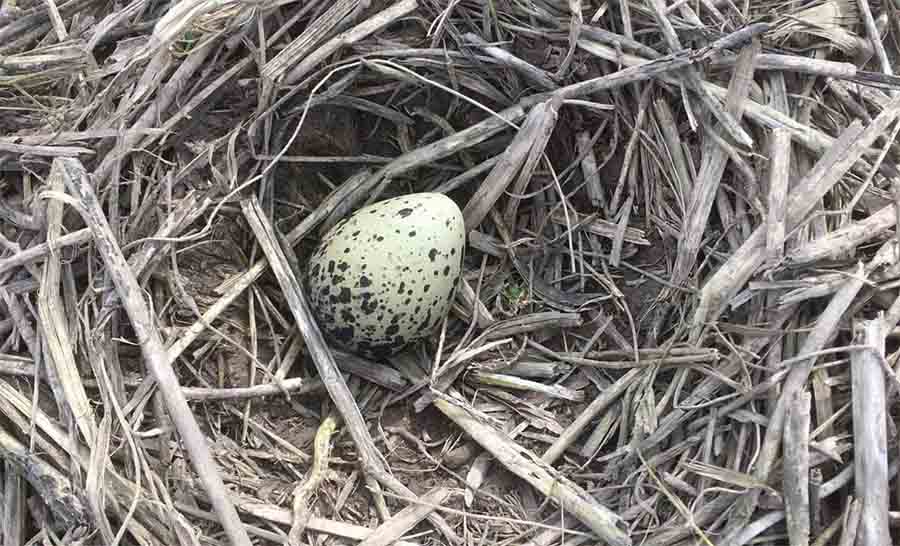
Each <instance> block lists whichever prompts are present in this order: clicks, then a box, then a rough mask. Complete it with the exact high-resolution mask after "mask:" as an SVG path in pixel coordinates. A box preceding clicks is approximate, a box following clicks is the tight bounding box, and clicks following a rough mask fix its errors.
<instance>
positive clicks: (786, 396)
mask: <svg viewBox="0 0 900 546" xmlns="http://www.w3.org/2000/svg"><path fill="white" fill-rule="evenodd" d="M865 281H866V275H865V272H864V269H863V267H862V264H859V266H858V268H857V272H856V275H855V276H853V277H851V278H849V279H848V280H847V281H846V283H845V284H844V286H843V287H842V288H841V289H840V291H838V293H837V294H835V295H834V297H833V298H832V299H831V301H830V302H829V303H828V306H827V307H826V308H825V311H823V312H822V314H821V315H820V316H819V319H818V320H817V321H816V325H815V327H814V328H813V330H812V332H810V334H809V336H808V337H807V338H806V340H805V341H804V343H803V347H802V348H801V349H800V351H799V354H800V355H813V354H816V353H818V352H819V351H821V350H822V349H824V348H825V345H826V343H827V342H828V340H829V339H831V337H832V336H833V335H834V334H835V332H836V329H837V326H838V323H839V322H840V320H841V318H842V317H843V316H844V313H845V312H846V311H847V309H848V308H849V307H850V304H851V303H852V302H853V299H854V298H855V297H856V295H857V294H858V293H859V291H860V289H861V288H862V286H863V284H864V283H865ZM815 361H816V358H815V357H810V358H808V359H807V360H805V361H802V362H800V363H798V364H795V365H794V366H793V367H792V368H791V370H790V372H789V373H788V375H787V378H786V379H785V381H784V384H783V386H782V390H781V393H780V395H779V396H778V400H777V402H776V404H775V407H774V408H773V409H772V411H771V412H770V415H769V422H768V425H767V427H766V434H765V437H764V440H763V443H762V446H761V447H760V450H759V456H758V457H757V460H756V463H755V466H754V468H753V476H754V477H755V478H756V479H757V480H758V481H760V482H763V483H765V482H766V481H768V479H769V474H770V472H771V471H772V467H773V466H774V465H775V459H776V457H777V454H778V450H779V447H781V440H782V436H783V431H784V421H785V414H786V409H787V405H788V404H789V403H790V401H791V400H793V397H794V396H795V395H796V394H797V393H798V392H800V391H801V389H803V386H804V385H805V384H806V381H807V380H808V379H809V373H810V371H811V370H812V367H813V364H814V363H815ZM760 493H761V491H760V490H759V489H751V490H750V491H749V492H748V493H747V494H745V495H743V496H741V497H740V498H739V499H738V501H737V502H736V503H735V508H734V511H733V512H732V514H731V516H730V518H729V522H728V526H727V527H726V529H725V532H724V533H723V534H724V539H723V541H722V544H725V545H729V546H733V545H734V544H735V543H734V538H735V537H736V536H737V534H739V533H740V532H741V530H742V529H743V527H744V526H745V525H746V524H747V522H748V521H749V520H750V518H751V516H752V515H753V512H754V511H755V510H756V507H757V503H758V501H759V495H760Z"/></svg>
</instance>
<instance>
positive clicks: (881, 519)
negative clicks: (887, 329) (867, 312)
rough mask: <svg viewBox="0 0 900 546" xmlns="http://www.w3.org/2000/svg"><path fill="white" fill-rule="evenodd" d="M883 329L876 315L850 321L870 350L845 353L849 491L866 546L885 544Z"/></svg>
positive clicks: (860, 342) (888, 535)
mask: <svg viewBox="0 0 900 546" xmlns="http://www.w3.org/2000/svg"><path fill="white" fill-rule="evenodd" d="M883 328H884V322H883V317H881V316H879V317H878V318H876V319H874V320H865V321H859V322H856V323H855V324H854V334H855V336H854V338H855V340H856V344H858V345H862V346H865V347H868V348H869V349H870V350H866V351H854V352H853V353H852V354H851V355H850V376H851V382H852V383H851V385H852V389H851V391H850V393H851V397H852V403H853V468H854V472H853V476H854V480H855V487H854V491H855V494H856V497H857V498H858V499H859V502H860V503H861V507H862V512H861V515H860V524H859V535H860V537H859V544H866V545H870V544H871V545H872V546H888V545H889V544H891V533H890V529H889V526H888V506H889V504H890V494H889V484H888V482H889V477H888V442H887V434H888V430H887V411H888V407H887V393H886V389H885V378H884V373H885V366H884V330H883Z"/></svg>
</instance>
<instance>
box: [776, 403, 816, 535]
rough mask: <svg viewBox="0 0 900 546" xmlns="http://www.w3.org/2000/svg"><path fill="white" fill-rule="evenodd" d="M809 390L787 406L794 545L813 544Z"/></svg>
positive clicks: (787, 491)
mask: <svg viewBox="0 0 900 546" xmlns="http://www.w3.org/2000/svg"><path fill="white" fill-rule="evenodd" d="M811 399H812V397H811V396H810V394H809V393H808V392H805V391H804V392H798V393H796V394H795V396H794V397H793V399H791V400H790V402H789V403H788V406H787V410H786V412H787V415H786V418H785V420H786V421H787V424H786V425H785V427H784V440H783V441H784V457H783V459H782V460H783V463H782V464H783V466H784V470H783V471H784V477H783V483H784V511H785V515H786V516H787V528H788V536H789V537H790V542H791V546H807V545H808V544H809V529H810V527H809V522H810V516H809V422H810V405H809V404H810V400H811Z"/></svg>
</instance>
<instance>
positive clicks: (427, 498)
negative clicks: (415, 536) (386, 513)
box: [356, 487, 451, 546]
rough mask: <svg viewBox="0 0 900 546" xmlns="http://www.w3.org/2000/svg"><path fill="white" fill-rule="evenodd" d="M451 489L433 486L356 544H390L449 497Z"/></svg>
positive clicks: (365, 545) (368, 545) (367, 545)
mask: <svg viewBox="0 0 900 546" xmlns="http://www.w3.org/2000/svg"><path fill="white" fill-rule="evenodd" d="M450 493H451V490H450V489H447V488H445V487H435V488H434V489H432V490H431V491H429V492H427V493H425V494H424V495H422V496H421V497H419V501H415V502H413V503H412V504H410V505H409V506H407V507H406V508H404V509H403V510H400V511H399V512H397V513H396V514H395V515H394V516H393V517H392V518H390V519H389V520H387V521H385V522H384V523H382V524H381V525H379V526H378V527H376V528H375V530H374V531H372V533H371V534H370V535H369V536H368V537H366V538H364V539H363V540H362V541H360V543H359V544H357V545H356V546H391V545H392V544H396V541H397V540H398V539H399V538H400V537H402V536H403V535H405V534H406V533H408V532H409V531H411V530H412V529H413V527H415V526H416V525H418V524H419V523H420V522H421V521H422V520H424V519H425V518H427V517H428V515H429V514H431V513H432V512H434V511H435V510H437V509H438V508H439V507H440V506H441V505H442V504H444V503H445V502H447V499H449V498H450Z"/></svg>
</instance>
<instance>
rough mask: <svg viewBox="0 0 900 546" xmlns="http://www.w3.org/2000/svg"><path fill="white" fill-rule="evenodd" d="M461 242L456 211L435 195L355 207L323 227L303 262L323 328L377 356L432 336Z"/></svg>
mask: <svg viewBox="0 0 900 546" xmlns="http://www.w3.org/2000/svg"><path fill="white" fill-rule="evenodd" d="M465 240H466V237H465V224H464V222H463V216H462V212H461V211H460V209H459V207H458V206H457V205H456V203H454V202H453V200H452V199H450V198H449V197H447V196H445V195H443V194H440V193H415V194H410V195H405V196H402V197H396V198H393V199H387V200H385V201H381V202H378V203H375V204H373V205H369V206H368V207H364V208H362V209H360V210H358V211H357V212H355V213H354V214H352V215H351V216H349V217H348V218H346V219H345V220H343V221H341V222H340V223H338V224H337V225H335V226H334V227H333V228H332V229H331V230H329V231H328V233H327V234H326V235H325V237H324V238H323V239H322V242H321V243H320V244H319V247H318V248H317V249H316V251H315V252H314V253H313V256H312V258H311V260H310V262H309V266H308V274H307V283H308V287H309V295H310V303H311V305H312V307H313V311H314V313H315V315H316V318H317V320H318V323H319V326H320V327H321V328H322V331H323V332H324V333H325V335H326V336H327V337H328V338H329V340H330V341H331V342H333V343H335V344H337V345H339V346H341V347H343V348H345V349H348V350H350V351H352V352H356V353H358V354H361V355H365V356H370V357H376V358H378V357H384V356H389V355H391V354H394V353H396V352H397V351H399V350H400V349H402V348H403V347H405V346H407V345H408V344H409V343H410V342H413V341H416V340H418V339H421V338H422V337H424V336H428V335H430V334H432V333H433V332H434V331H435V329H436V327H437V326H438V325H439V324H440V323H441V321H442V320H443V318H444V316H445V315H446V314H447V313H448V311H449V309H450V303H451V301H452V300H453V296H454V294H455V291H456V286H457V284H458V283H459V277H460V273H461V271H462V261H463V252H464V250H465Z"/></svg>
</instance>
